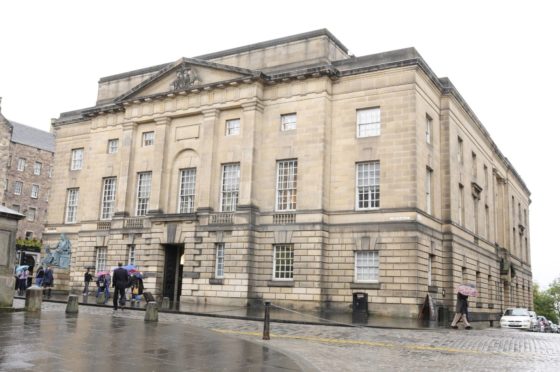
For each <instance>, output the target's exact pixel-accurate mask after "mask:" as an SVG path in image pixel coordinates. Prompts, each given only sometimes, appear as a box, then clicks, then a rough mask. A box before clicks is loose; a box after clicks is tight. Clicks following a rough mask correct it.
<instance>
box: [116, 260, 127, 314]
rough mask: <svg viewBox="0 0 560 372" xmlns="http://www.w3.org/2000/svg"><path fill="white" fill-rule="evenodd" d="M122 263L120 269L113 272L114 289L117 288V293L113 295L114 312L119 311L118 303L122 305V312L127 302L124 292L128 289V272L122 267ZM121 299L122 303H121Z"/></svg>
mask: <svg viewBox="0 0 560 372" xmlns="http://www.w3.org/2000/svg"><path fill="white" fill-rule="evenodd" d="M122 265H123V264H122V262H119V267H117V268H116V269H115V271H113V287H114V288H115V293H114V294H113V311H114V312H115V311H117V309H118V308H117V303H118V304H119V305H120V308H121V310H124V304H125V301H126V298H125V295H124V292H125V289H126V287H128V271H126V269H125V268H123V267H122ZM119 297H120V301H119Z"/></svg>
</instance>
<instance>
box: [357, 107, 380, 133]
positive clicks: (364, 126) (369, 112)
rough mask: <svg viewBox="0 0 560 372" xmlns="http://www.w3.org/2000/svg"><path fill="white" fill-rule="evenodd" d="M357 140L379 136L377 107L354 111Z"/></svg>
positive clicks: (378, 109)
mask: <svg viewBox="0 0 560 372" xmlns="http://www.w3.org/2000/svg"><path fill="white" fill-rule="evenodd" d="M356 116H357V118H356V125H357V133H358V138H362V137H373V136H379V134H380V133H381V109H380V108H379V107H376V108H369V109H361V110H357V111H356Z"/></svg>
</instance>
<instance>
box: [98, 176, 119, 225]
mask: <svg viewBox="0 0 560 372" xmlns="http://www.w3.org/2000/svg"><path fill="white" fill-rule="evenodd" d="M116 189H117V177H109V178H104V179H103V194H102V200H101V219H102V220H108V219H111V218H112V217H113V211H114V209H115V195H116Z"/></svg>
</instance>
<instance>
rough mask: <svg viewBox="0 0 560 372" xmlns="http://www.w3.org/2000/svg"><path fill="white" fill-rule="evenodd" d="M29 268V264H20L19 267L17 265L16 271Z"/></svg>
mask: <svg viewBox="0 0 560 372" xmlns="http://www.w3.org/2000/svg"><path fill="white" fill-rule="evenodd" d="M27 269H29V265H19V266H18V267H16V273H19V272H20V271H23V270H27Z"/></svg>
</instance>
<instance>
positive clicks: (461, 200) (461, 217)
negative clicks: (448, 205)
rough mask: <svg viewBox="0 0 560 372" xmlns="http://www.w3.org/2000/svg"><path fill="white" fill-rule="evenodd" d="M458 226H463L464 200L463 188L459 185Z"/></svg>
mask: <svg viewBox="0 0 560 372" xmlns="http://www.w3.org/2000/svg"><path fill="white" fill-rule="evenodd" d="M458 199H459V200H458V204H459V225H461V226H463V224H464V223H465V199H464V187H463V185H461V184H459V198H458Z"/></svg>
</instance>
